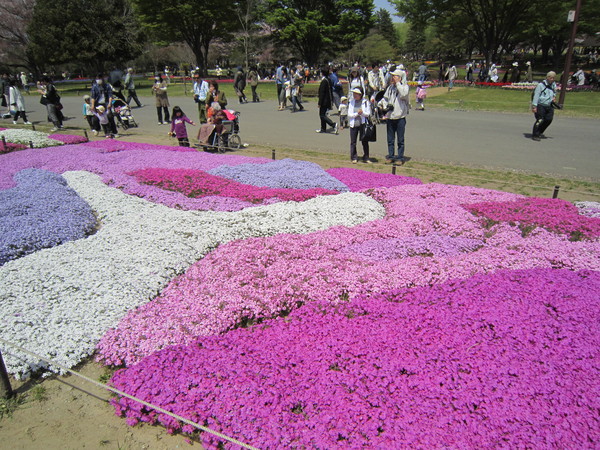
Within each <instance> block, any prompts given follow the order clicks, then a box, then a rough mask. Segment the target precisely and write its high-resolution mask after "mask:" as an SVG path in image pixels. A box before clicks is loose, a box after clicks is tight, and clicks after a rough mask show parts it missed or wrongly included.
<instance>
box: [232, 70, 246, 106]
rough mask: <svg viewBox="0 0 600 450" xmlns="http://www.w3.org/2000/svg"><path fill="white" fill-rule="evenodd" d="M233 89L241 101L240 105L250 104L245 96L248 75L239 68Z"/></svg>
mask: <svg viewBox="0 0 600 450" xmlns="http://www.w3.org/2000/svg"><path fill="white" fill-rule="evenodd" d="M233 89H234V90H235V93H236V94H237V96H238V98H239V99H240V103H248V100H246V95H245V94H244V89H246V74H245V73H244V70H243V69H242V68H241V67H238V68H237V72H236V73H235V78H234V79H233Z"/></svg>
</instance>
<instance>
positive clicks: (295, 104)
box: [292, 95, 304, 112]
mask: <svg viewBox="0 0 600 450" xmlns="http://www.w3.org/2000/svg"><path fill="white" fill-rule="evenodd" d="M303 109H304V106H302V102H301V101H300V99H299V98H298V96H297V95H294V96H292V111H294V112H296V111H298V110H300V111H302V110H303Z"/></svg>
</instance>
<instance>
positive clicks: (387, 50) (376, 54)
mask: <svg viewBox="0 0 600 450" xmlns="http://www.w3.org/2000/svg"><path fill="white" fill-rule="evenodd" d="M395 57H396V50H395V49H394V48H392V46H391V45H390V43H389V42H388V40H387V39H386V38H385V37H383V36H382V35H381V34H379V33H378V32H371V33H369V35H368V36H367V37H366V38H365V39H363V40H361V41H359V42H357V43H356V44H355V45H354V46H353V47H352V48H351V49H350V51H349V52H348V57H347V59H348V60H349V61H363V62H367V63H371V62H379V61H386V60H388V59H394V58H395Z"/></svg>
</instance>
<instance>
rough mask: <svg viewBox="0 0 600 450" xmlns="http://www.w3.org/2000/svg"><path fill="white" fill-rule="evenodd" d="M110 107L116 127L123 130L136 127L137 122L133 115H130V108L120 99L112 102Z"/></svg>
mask: <svg viewBox="0 0 600 450" xmlns="http://www.w3.org/2000/svg"><path fill="white" fill-rule="evenodd" d="M112 107H113V111H114V113H115V117H116V119H117V126H119V127H120V128H123V129H124V130H126V129H127V128H132V127H137V126H138V124H137V122H136V121H135V119H134V118H133V114H131V108H130V107H129V105H128V104H127V103H126V102H124V101H123V100H121V99H120V98H116V99H114V100H113V102H112Z"/></svg>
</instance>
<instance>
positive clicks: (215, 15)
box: [133, 0, 240, 75]
mask: <svg viewBox="0 0 600 450" xmlns="http://www.w3.org/2000/svg"><path fill="white" fill-rule="evenodd" d="M133 2H134V5H135V8H136V12H137V13H138V15H139V19H140V21H141V22H142V24H143V25H144V27H145V29H146V30H147V31H148V33H149V34H150V36H152V38H153V39H154V40H155V41H156V42H162V43H171V42H177V41H183V42H185V43H186V44H187V45H188V46H189V48H190V49H191V50H192V52H193V53H194V56H195V57H196V64H197V66H198V67H199V69H200V72H201V73H202V74H203V75H206V61H207V55H208V48H209V46H210V43H211V41H212V40H213V39H216V38H221V39H228V38H230V33H231V32H232V31H233V30H235V29H237V28H238V27H239V23H238V18H237V14H236V12H235V7H236V6H237V3H240V2H228V1H226V2H223V1H220V0H180V1H177V2H158V1H156V0H133Z"/></svg>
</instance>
